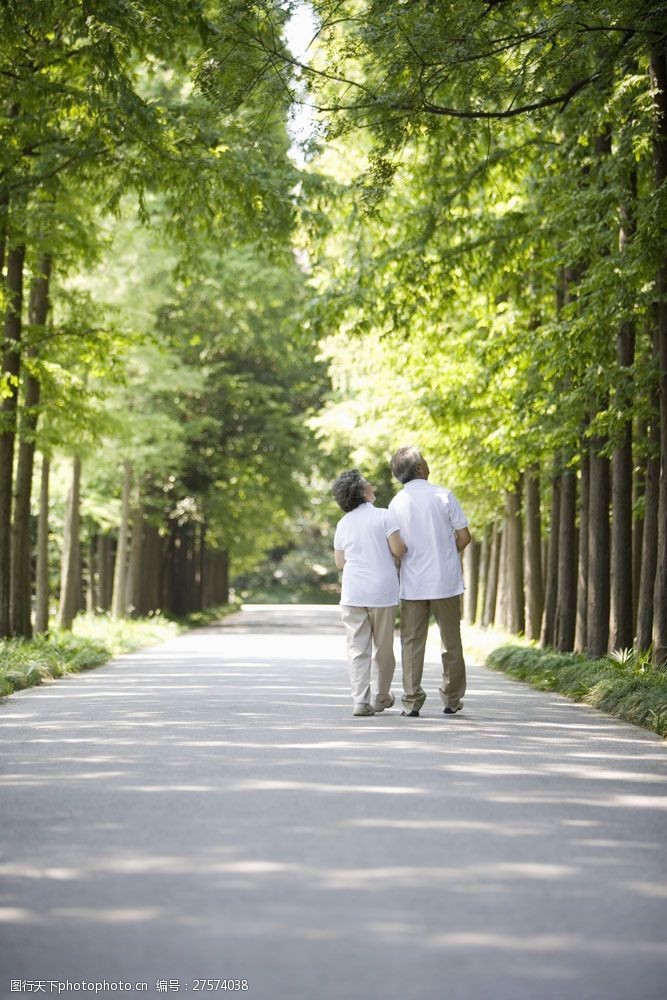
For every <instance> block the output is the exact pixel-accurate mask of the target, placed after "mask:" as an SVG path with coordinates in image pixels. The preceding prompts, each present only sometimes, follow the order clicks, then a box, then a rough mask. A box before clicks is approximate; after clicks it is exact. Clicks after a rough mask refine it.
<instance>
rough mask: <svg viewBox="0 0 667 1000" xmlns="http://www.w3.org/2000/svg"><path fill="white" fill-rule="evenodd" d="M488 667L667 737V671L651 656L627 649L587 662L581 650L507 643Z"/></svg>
mask: <svg viewBox="0 0 667 1000" xmlns="http://www.w3.org/2000/svg"><path fill="white" fill-rule="evenodd" d="M486 665H487V666H488V667H491V668H492V669H494V670H502V671H504V672H505V673H507V674H509V675H510V676H511V677H515V678H516V679H517V680H520V681H526V682H527V683H529V684H532V685H533V687H536V688H539V690H540V691H557V692H558V693H559V694H563V695H566V696H567V697H568V698H572V699H573V700H574V701H580V702H584V703H585V704H586V705H590V706H591V707H592V708H597V709H600V711H602V712H607V713H608V714H609V715H614V716H616V718H618V719H623V721H624V722H632V723H634V724H635V725H636V726H643V727H644V728H645V729H650V730H652V731H653V732H654V733H658V735H659V736H663V737H667V673H666V672H665V671H660V670H656V669H654V668H653V667H652V665H651V661H650V656H649V655H648V654H645V653H644V654H642V653H634V652H633V651H632V650H627V651H623V652H620V653H613V654H610V655H609V656H604V657H602V659H600V660H587V659H585V657H583V656H580V655H578V654H576V653H557V652H555V651H554V650H552V649H538V648H537V647H535V646H529V645H516V644H505V645H502V646H498V647H497V648H496V649H493V650H491V652H490V653H489V654H488V656H487V658H486Z"/></svg>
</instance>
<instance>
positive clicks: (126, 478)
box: [111, 462, 132, 618]
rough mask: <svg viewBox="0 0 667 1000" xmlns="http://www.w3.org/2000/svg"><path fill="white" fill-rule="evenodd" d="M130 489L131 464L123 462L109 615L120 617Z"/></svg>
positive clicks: (125, 572) (122, 599) (125, 571)
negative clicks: (119, 516) (118, 526)
mask: <svg viewBox="0 0 667 1000" xmlns="http://www.w3.org/2000/svg"><path fill="white" fill-rule="evenodd" d="M131 490H132V466H131V464H130V463H129V462H124V463H123V488H122V496H121V519H120V529H119V531H118V548H117V549H116V566H115V571H114V576H113V597H112V600H111V615H112V617H113V618H122V617H123V615H124V614H125V587H126V580H127V552H128V536H129V533H130V493H131Z"/></svg>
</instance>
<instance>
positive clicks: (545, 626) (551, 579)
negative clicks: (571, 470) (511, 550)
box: [540, 456, 561, 646]
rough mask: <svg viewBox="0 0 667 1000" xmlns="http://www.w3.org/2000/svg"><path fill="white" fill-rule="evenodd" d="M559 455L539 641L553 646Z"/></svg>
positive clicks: (559, 476)
mask: <svg viewBox="0 0 667 1000" xmlns="http://www.w3.org/2000/svg"><path fill="white" fill-rule="evenodd" d="M560 466H561V461H560V456H557V457H556V458H555V459H554V466H553V473H552V481H551V513H550V515H549V548H548V551H547V572H546V594H545V598H544V618H543V619H542V631H541V634H540V643H541V645H542V646H553V644H554V640H555V637H556V602H557V598H558V535H559V530H560V502H561V496H560V493H561V473H560Z"/></svg>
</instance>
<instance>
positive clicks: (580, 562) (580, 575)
mask: <svg viewBox="0 0 667 1000" xmlns="http://www.w3.org/2000/svg"><path fill="white" fill-rule="evenodd" d="M590 468H591V456H590V449H589V448H586V449H585V450H584V451H583V453H582V456H581V476H580V483H579V556H578V559H577V621H576V626H575V631H574V648H575V650H576V651H577V652H578V653H582V652H583V651H584V650H585V649H586V642H587V635H588V628H587V623H588V533H589V516H588V515H589V510H590V479H591V477H590Z"/></svg>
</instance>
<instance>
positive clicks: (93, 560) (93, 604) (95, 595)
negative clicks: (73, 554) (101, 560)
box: [86, 531, 99, 615]
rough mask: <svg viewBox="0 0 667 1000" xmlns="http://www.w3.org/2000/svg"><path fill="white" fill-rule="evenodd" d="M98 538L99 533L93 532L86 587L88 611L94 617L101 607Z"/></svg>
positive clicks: (90, 539) (89, 540)
mask: <svg viewBox="0 0 667 1000" xmlns="http://www.w3.org/2000/svg"><path fill="white" fill-rule="evenodd" d="M97 538H98V535H97V532H96V531H91V533H90V538H89V539H88V585H87V587H86V611H87V612H88V614H89V615H94V614H95V613H96V612H97V609H98V607H99V587H98V580H99V566H98V559H97V552H98V546H97Z"/></svg>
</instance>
